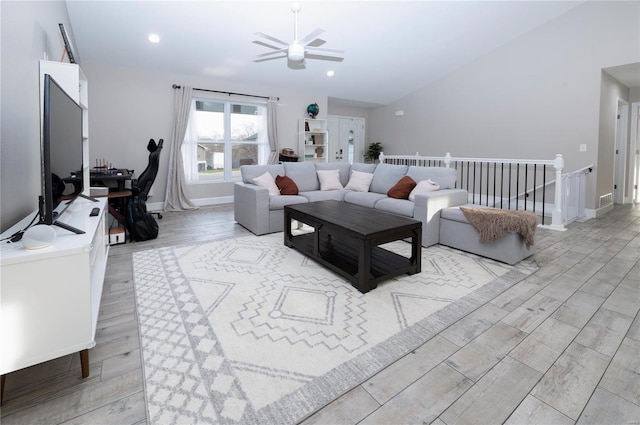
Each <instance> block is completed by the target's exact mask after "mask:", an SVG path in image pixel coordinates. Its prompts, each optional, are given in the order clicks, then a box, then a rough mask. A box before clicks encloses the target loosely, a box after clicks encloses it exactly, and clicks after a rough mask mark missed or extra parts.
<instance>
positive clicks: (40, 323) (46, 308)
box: [0, 198, 109, 380]
mask: <svg viewBox="0 0 640 425" xmlns="http://www.w3.org/2000/svg"><path fill="white" fill-rule="evenodd" d="M106 205H107V199H106V198H98V202H93V201H90V200H88V199H84V198H77V199H76V200H75V201H74V202H73V203H72V204H71V205H70V206H69V208H67V210H66V211H65V212H64V213H62V214H61V215H60V217H59V220H60V221H61V222H63V223H64V224H68V225H70V226H73V227H75V228H77V229H80V230H83V231H85V232H86V233H84V234H80V235H78V234H75V233H72V232H70V231H68V230H65V229H62V228H60V227H58V226H55V225H54V226H53V228H54V229H55V231H56V238H55V240H54V241H53V244H52V245H50V246H49V247H46V248H42V249H36V250H27V249H25V248H24V247H23V246H22V243H21V242H16V243H7V242H3V243H2V244H1V245H0V265H1V271H0V273H1V277H2V280H1V283H0V347H1V348H0V350H1V351H0V374H1V375H3V378H4V375H5V374H7V373H9V372H13V371H15V370H18V369H22V368H25V367H28V366H32V365H34V364H38V363H42V362H44V361H47V360H51V359H55V358H58V357H62V356H64V355H67V354H71V353H75V352H79V353H80V354H81V356H80V357H81V363H82V376H83V377H87V376H88V375H89V352H88V349H90V348H92V347H93V346H95V335H96V325H97V322H98V310H99V308H100V299H101V297H102V286H103V283H104V274H105V269H106V265H107V255H108V253H109V235H108V233H107V232H108V229H107V226H106ZM95 207H99V208H100V214H98V215H97V216H95V217H90V216H89V214H90V212H91V210H92V209H93V208H95ZM35 214H36V213H35V212H34V214H33V215H30V216H28V217H25V218H24V219H23V220H22V221H20V222H19V223H17V224H16V225H14V226H13V227H11V228H10V229H8V230H7V231H6V232H4V233H3V234H2V238H3V239H4V238H6V237H9V236H11V235H12V234H14V233H15V232H17V231H18V230H22V229H24V227H26V226H27V225H28V224H29V223H30V222H31V219H32V218H33V217H34V216H35ZM3 380H4V379H3Z"/></svg>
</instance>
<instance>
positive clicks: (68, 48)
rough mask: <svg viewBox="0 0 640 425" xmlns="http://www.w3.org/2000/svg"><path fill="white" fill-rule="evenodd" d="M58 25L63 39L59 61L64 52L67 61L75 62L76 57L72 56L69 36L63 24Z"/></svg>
mask: <svg viewBox="0 0 640 425" xmlns="http://www.w3.org/2000/svg"><path fill="white" fill-rule="evenodd" d="M58 27H60V34H62V40H63V41H64V52H62V57H61V58H60V62H62V59H64V55H65V53H66V54H67V57H68V58H69V63H76V59H75V58H74V57H73V50H71V44H70V43H69V38H68V37H67V31H66V30H65V29H64V24H58Z"/></svg>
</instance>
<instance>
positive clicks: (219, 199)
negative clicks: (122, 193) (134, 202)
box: [147, 196, 233, 211]
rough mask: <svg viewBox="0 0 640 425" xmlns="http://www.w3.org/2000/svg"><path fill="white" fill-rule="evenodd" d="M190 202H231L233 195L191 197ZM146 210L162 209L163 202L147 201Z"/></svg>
mask: <svg viewBox="0 0 640 425" xmlns="http://www.w3.org/2000/svg"><path fill="white" fill-rule="evenodd" d="M191 202H193V204H194V205H196V206H198V207H206V206H210V205H220V204H232V203H233V196H218V197H216V198H200V199H192V200H191ZM147 211H164V202H147Z"/></svg>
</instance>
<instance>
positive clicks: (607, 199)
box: [600, 193, 613, 208]
mask: <svg viewBox="0 0 640 425" xmlns="http://www.w3.org/2000/svg"><path fill="white" fill-rule="evenodd" d="M612 203H613V193H607V194H606V195H602V196H601V197H600V208H602V207H605V206H607V205H609V204H612Z"/></svg>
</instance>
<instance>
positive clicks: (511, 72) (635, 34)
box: [367, 2, 640, 208]
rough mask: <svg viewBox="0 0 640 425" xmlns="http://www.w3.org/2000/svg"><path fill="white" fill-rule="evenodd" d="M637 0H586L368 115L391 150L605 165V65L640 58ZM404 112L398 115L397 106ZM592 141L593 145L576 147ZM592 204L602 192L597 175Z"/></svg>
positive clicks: (374, 133)
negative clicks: (559, 157) (601, 150)
mask: <svg viewBox="0 0 640 425" xmlns="http://www.w3.org/2000/svg"><path fill="white" fill-rule="evenodd" d="M638 16H640V3H639V2H585V3H583V4H582V5H580V6H578V7H576V8H574V9H572V10H571V11H569V12H567V13H566V14H564V15H562V16H560V17H559V18H557V19H555V20H553V21H551V22H548V23H546V24H544V25H542V26H541V27H539V28H537V29H536V30H534V31H531V32H529V33H527V34H524V35H523V36H521V37H519V38H518V39H516V40H515V41H513V42H511V43H509V44H507V45H505V46H502V47H501V48H498V49H496V50H495V51H494V52H492V53H490V54H488V55H486V56H484V57H482V58H480V59H478V60H476V61H474V62H472V63H470V64H468V65H466V66H464V67H462V68H460V69H459V70H457V71H456V72H453V73H451V74H450V75H448V76H447V77H445V78H442V79H441V80H439V81H437V82H434V83H432V84H429V85H427V86H426V87H424V88H423V89H421V90H419V91H417V92H414V93H412V94H410V95H408V96H406V97H404V98H402V99H400V100H398V101H396V102H394V103H392V104H390V105H387V106H384V107H380V108H376V109H374V110H372V111H371V112H370V113H369V120H368V121H369V124H368V126H367V127H368V128H367V131H368V135H369V136H368V138H369V139H370V140H381V141H382V142H383V147H384V152H385V153H388V154H412V153H415V152H420V154H423V155H444V154H445V153H446V152H451V154H452V155H453V156H456V155H457V156H469V157H473V156H476V157H499V158H541V159H553V157H554V155H555V154H557V153H560V154H563V155H564V157H565V165H566V170H569V171H570V170H575V169H578V168H580V167H582V166H584V165H587V164H589V163H594V164H596V169H597V168H598V167H604V166H608V165H603V164H598V157H597V155H598V141H599V130H598V127H599V114H600V88H601V87H600V86H601V69H602V68H606V67H609V66H615V65H622V64H628V63H635V62H639V61H640V22H639V20H638ZM397 110H403V111H404V115H403V116H400V117H396V116H395V115H394V112H395V111H397ZM580 144H586V145H587V151H586V152H579V145H580ZM590 185H591V187H590V188H589V190H590V194H589V197H588V199H587V203H586V207H587V208H594V206H595V200H596V198H597V197H598V196H599V195H600V193H595V179H594V178H591V179H590Z"/></svg>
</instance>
